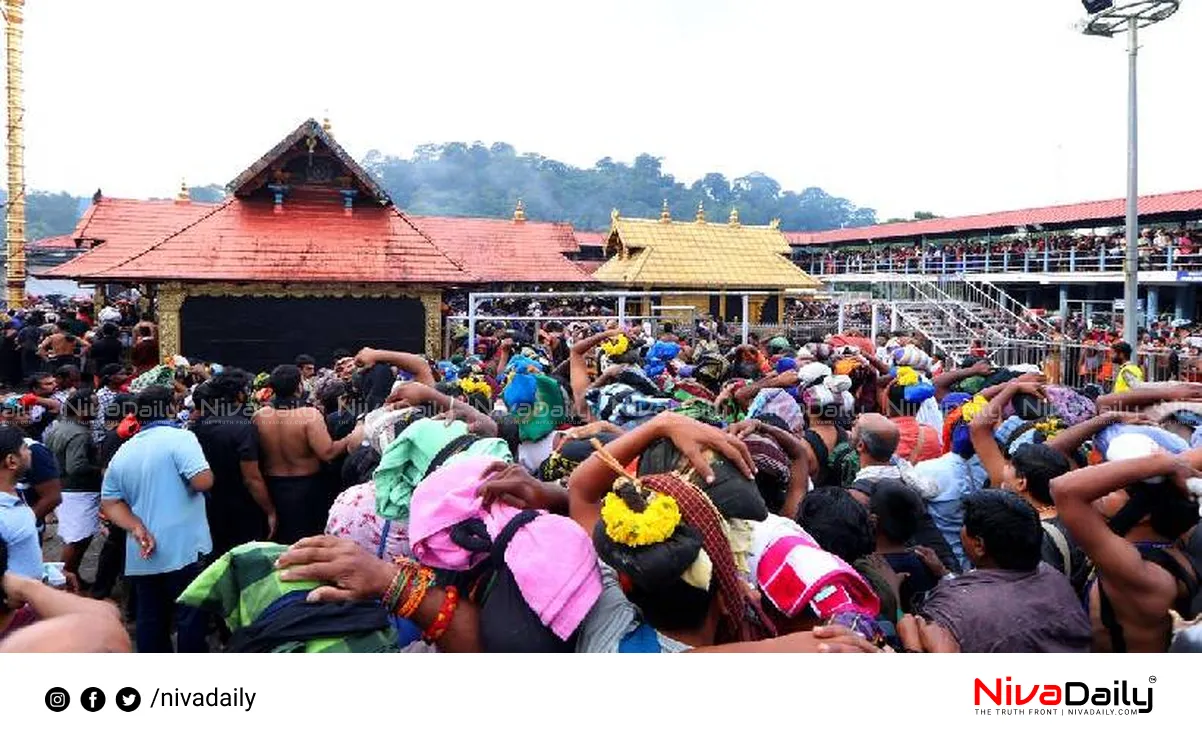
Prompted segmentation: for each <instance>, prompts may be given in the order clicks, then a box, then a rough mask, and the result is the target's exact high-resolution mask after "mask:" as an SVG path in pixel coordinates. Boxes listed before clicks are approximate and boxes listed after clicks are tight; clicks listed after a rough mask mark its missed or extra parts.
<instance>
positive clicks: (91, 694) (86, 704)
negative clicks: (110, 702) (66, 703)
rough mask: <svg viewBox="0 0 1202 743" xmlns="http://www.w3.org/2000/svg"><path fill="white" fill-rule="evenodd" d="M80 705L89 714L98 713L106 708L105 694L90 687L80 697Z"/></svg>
mask: <svg viewBox="0 0 1202 743" xmlns="http://www.w3.org/2000/svg"><path fill="white" fill-rule="evenodd" d="M79 703H80V704H82V705H83V708H84V709H86V710H87V711H88V712H96V711H97V710H100V709H101V708H103V707H104V692H103V691H101V690H100V689H97V688H96V687H95V686H89V687H88V688H86V689H84V690H83V694H81V695H80V697H79Z"/></svg>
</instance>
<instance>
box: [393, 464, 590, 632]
mask: <svg viewBox="0 0 1202 743" xmlns="http://www.w3.org/2000/svg"><path fill="white" fill-rule="evenodd" d="M497 461H498V460H497V459H495V458H493V457H489V456H469V457H464V458H462V459H460V460H458V461H456V462H454V463H452V464H448V465H447V466H445V467H443V468H442V469H440V470H438V471H437V472H435V473H433V474H432V475H430V476H429V477H428V478H426V479H425V480H423V481H422V483H421V484H420V485H418V487H417V489H416V490H415V491H414V493H413V501H412V508H411V516H410V520H409V538H410V540H411V543H412V547H413V554H414V556H415V557H416V558H417V559H418V560H420V561H421V562H422V564H424V565H427V566H429V567H432V568H440V569H444V570H453V571H457V572H463V571H467V570H470V569H471V568H473V567H475V566H476V565H478V564H479V563H480V562H481V561H482V560H484V559H486V558H487V556H488V545H487V544H484V545H481V546H483V547H484V549H479V548H477V547H476V545H475V544H474V542H475V541H477V540H480V539H485V541H488V540H495V539H497V538H498V536H499V535H500V534H501V532H502V531H503V530H504V529H505V527H506V526H507V525H508V524H509V522H510V521H511V520H512V519H514V518H515V517H517V516H518V514H520V513H522V511H519V510H518V509H516V508H513V507H511V506H507V505H504V504H501V503H496V504H493V505H492V506H491V507H489V508H488V509H485V508H484V507H483V503H482V501H481V500H480V498H479V497H478V496H477V494H476V493H477V491H478V490H479V488H480V486H481V485H482V484H484V482H485V481H486V479H485V477H484V472H485V470H486V469H488V468H489V467H490V466H491V465H493V464H494V463H495V462H497ZM480 524H482V525H483V527H484V529H485V530H486V532H487V535H485V534H481V533H480V532H479V531H478V530H476V531H474V530H473V527H477V528H478V525H480ZM465 545H469V546H465ZM504 562H505V565H506V566H507V567H508V569H509V571H511V572H512V574H513V577H514V579H515V580H516V583H517V586H518V588H519V589H520V591H521V595H522V598H523V599H524V601H525V603H526V604H527V605H528V606H529V608H530V609H531V610H532V611H533V612H534V613H535V614H536V615H537V616H538V618H539V619H540V620H541V621H542V623H543V625H544V626H546V627H547V628H548V629H550V630H551V631H552V632H553V633H554V634H555V635H556V636H557V637H558V638H559V639H561V640H565V639H567V638H568V637H569V636H571V635H572V633H574V632H575V631H576V629H577V628H578V627H579V626H580V623H581V622H583V621H584V618H585V617H586V616H587V615H588V613H589V611H590V610H591V609H592V608H593V605H594V604H595V603H596V602H597V599H598V598H599V597H600V596H601V574H600V571H599V570H598V568H597V553H596V551H595V550H594V549H593V545H592V540H591V539H590V538H589V535H588V534H586V533H585V531H584V530H583V529H581V528H580V526H579V525H577V524H576V522H575V521H572V520H571V519H569V518H565V517H563V516H556V515H554V514H548V513H545V512H539V515H538V517H537V518H535V519H533V520H532V521H530V522H529V523H527V524H525V525H524V526H522V527H521V528H520V529H518V530H517V531H516V533H514V534H513V537H512V539H511V541H510V542H509V545H508V548H507V549H506V550H505V554H504ZM484 621H486V620H485V619H483V618H482V622H484Z"/></svg>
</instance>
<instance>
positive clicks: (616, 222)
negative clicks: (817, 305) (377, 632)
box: [593, 214, 822, 290]
mask: <svg viewBox="0 0 1202 743" xmlns="http://www.w3.org/2000/svg"><path fill="white" fill-rule="evenodd" d="M605 251H606V254H607V255H611V256H612V257H611V258H610V259H609V260H608V261H606V262H605V263H604V264H603V265H602V266H601V267H600V268H598V269H597V270H596V271H595V272H594V273H593V278H594V279H596V280H597V281H600V282H604V283H608V284H621V285H627V286H640V287H652V286H654V287H659V288H664V289H691V288H701V289H759V290H765V289H814V288H818V287H820V286H821V285H822V284H821V282H820V281H818V280H817V279H815V278H813V277H811V276H810V275H809V274H807V273H806V272H805V271H802V270H801V269H800V268H798V267H797V266H795V265H794V264H793V263H792V262H791V261H790V260H789V259H788V258H786V257H785V256H786V255H788V254H789V253H790V248H789V243H788V241H787V240H786V239H785V236H784V234H783V233H782V232H781V231H780V230H779V229H777V228H776V227H771V226H770V227H755V226H749V225H745V224H738V223H735V224H722V223H718V224H714V223H709V222H664V221H662V220H653V219H627V218H624V217H621V216H618V215H617V214H615V215H614V219H613V226H612V227H611V228H610V233H609V239H608V240H607V242H606V248H605Z"/></svg>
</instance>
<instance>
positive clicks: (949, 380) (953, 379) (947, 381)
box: [931, 361, 993, 402]
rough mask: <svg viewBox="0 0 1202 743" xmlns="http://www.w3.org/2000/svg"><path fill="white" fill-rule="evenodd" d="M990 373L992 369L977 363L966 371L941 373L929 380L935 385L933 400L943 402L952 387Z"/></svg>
mask: <svg viewBox="0 0 1202 743" xmlns="http://www.w3.org/2000/svg"><path fill="white" fill-rule="evenodd" d="M992 371H993V369H992V368H991V367H990V366H989V364H988V363H986V362H984V361H978V362H977V363H975V364H973V365H972V366H970V367H968V368H967V369H952V370H951V371H945V372H943V373H942V374H940V375H939V376H937V377H935V378H934V379H932V380H931V383H932V384H933V385H935V400H937V401H938V402H943V398H945V397H947V395H948V393H950V392H951V391H952V387H954V386H956V385H957V384H960V383H961V382H963V381H964V380H966V379H971V378H972V377H987V376H989V374H990V373H991V372H992Z"/></svg>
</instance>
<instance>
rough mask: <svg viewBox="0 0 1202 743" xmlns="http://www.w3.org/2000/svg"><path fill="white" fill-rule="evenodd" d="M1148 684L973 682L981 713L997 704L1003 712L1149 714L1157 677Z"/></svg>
mask: <svg viewBox="0 0 1202 743" xmlns="http://www.w3.org/2000/svg"><path fill="white" fill-rule="evenodd" d="M1148 683H1149V685H1148V686H1145V687H1138V686H1135V685H1134V684H1129V683H1127V681H1122V682H1119V681H1115V682H1114V685H1113V686H1112V687H1106V686H1091V685H1089V684H1087V683H1085V682H1084V681H1066V682H1064V683H1060V684H1021V683H1018V684H1016V683H1013V679H1012V678H1011V677H1009V676H1007V677H1006V679H1005V681H1003V680H1002V679H1000V678H995V679H992V680H990V681H984V680H982V679H976V680H975V683H974V684H973V703H974V705H975V706H976V707H977V714H979V715H981V714H984V715H989V714H992V713H993V708H994V707H996V708H998V712H999V713H1000V714H1003V715H1022V714H1034V715H1090V716H1096V715H1131V714H1137V713H1138V714H1141V715H1145V714H1148V713H1149V712H1151V711H1152V686H1151V684H1155V683H1156V677H1155V676H1151V677H1149V678H1148Z"/></svg>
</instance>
